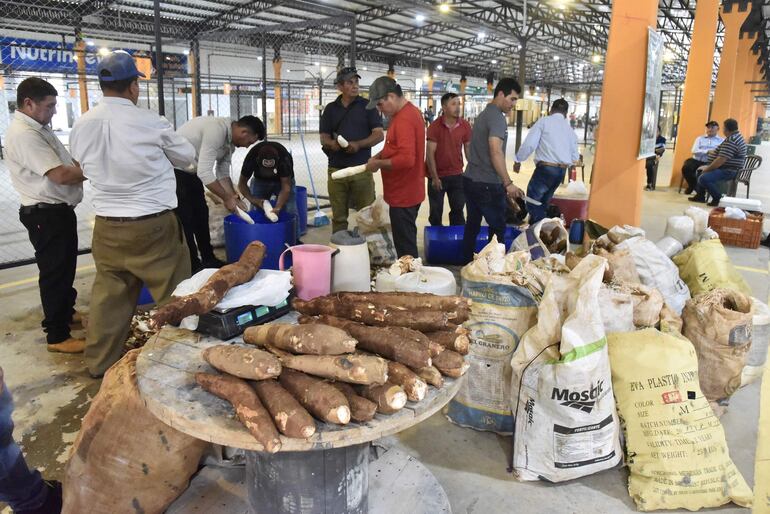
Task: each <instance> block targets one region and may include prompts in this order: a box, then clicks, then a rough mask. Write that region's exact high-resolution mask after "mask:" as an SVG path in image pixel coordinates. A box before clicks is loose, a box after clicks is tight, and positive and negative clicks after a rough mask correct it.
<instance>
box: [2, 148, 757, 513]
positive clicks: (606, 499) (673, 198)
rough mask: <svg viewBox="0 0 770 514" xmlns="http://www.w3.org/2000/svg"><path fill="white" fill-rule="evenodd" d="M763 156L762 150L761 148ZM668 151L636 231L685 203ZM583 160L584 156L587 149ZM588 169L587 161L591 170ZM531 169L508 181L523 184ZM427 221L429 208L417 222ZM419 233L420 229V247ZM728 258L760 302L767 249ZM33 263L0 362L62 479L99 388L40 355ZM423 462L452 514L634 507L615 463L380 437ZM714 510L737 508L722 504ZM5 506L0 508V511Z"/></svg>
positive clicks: (11, 281) (730, 427) (742, 459)
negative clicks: (553, 469) (533, 459)
mask: <svg viewBox="0 0 770 514" xmlns="http://www.w3.org/2000/svg"><path fill="white" fill-rule="evenodd" d="M759 153H760V154H766V155H765V157H766V159H765V160H766V162H767V158H770V146H763V147H760V149H759ZM671 154H672V152H671V151H669V152H667V153H666V155H665V156H664V159H663V163H662V164H661V166H660V168H661V172H660V175H659V177H658V184H659V185H660V187H659V189H658V190H657V191H654V192H646V193H644V206H643V223H642V225H643V228H645V229H646V230H647V231H648V234H649V236H650V238H651V239H652V240H657V239H658V238H659V237H661V236H662V234H663V231H664V229H665V221H666V218H667V217H668V216H670V215H673V214H680V213H681V212H682V211H683V210H684V209H685V208H687V207H688V206H689V203H688V202H687V201H686V199H685V197H684V195H677V194H676V190H675V189H674V190H673V191H669V190H667V188H665V187H663V185H664V184H667V182H668V176H669V174H670V168H671V157H672V155H671ZM586 158H587V160H588V161H589V165H590V161H591V155H590V153H587V155H586ZM589 169H590V167H589ZM529 173H531V167H530V168H527V167H526V166H525V171H524V172H523V173H522V175H521V176H518V177H516V178H515V181H516V182H517V183H518V184H519V185H520V186H524V185H525V184H526V180H527V178H528V174H529ZM768 174H770V172H768V171H767V167H765V169H763V170H760V171H759V172H758V173H757V174H756V175H755V179H754V180H753V184H754V188H753V190H752V197H756V198H760V199H762V200H763V202H764V205H765V206H766V207H765V209H766V210H767V208H768V207H770V180H767V175H768ZM419 223H420V227H422V225H424V224H425V223H427V206H425V207H423V209H421V212H420V218H419ZM421 232H422V231H421V229H420V230H419V231H418V234H419V237H420V241H419V244H420V247H421V246H422V242H421V238H422V234H421ZM328 237H329V228H328V227H325V228H319V229H314V228H313V229H311V230H310V232H309V233H308V235H307V236H306V237H305V238H304V239H305V240H306V242H323V241H328ZM728 253H729V254H730V256H731V258H732V259H733V262H734V263H735V264H736V265H738V266H739V270H740V271H741V273H743V274H744V276H745V277H746V279H747V280H748V282H749V283H750V284H751V286H752V288H753V290H754V295H755V296H756V297H757V298H759V299H761V300H763V301H767V299H768V292H769V286H770V281H768V260H770V259H769V253H768V250H767V249H765V248H760V249H758V250H742V249H738V248H730V247H728ZM78 266H79V269H78V274H77V279H76V288H77V289H78V291H79V298H78V305H79V306H82V307H83V308H84V309H86V310H87V305H88V299H89V296H90V284H91V282H92V280H93V276H94V268H93V261H92V259H91V257H90V255H84V256H81V257H80V258H79V260H78ZM35 274H36V269H35V268H34V266H25V267H19V268H13V269H9V270H2V271H0V302H2V305H3V306H4V309H3V310H2V312H0V327H1V328H2V332H3V333H4V335H5V341H4V342H3V344H0V366H2V367H3V369H4V370H5V379H6V383H7V385H8V387H9V388H10V390H11V392H12V394H13V396H14V399H15V403H16V411H15V412H14V420H15V422H16V430H15V432H14V435H15V437H16V439H17V440H18V441H20V442H21V444H22V446H23V448H24V451H25V453H26V455H27V457H28V460H29V462H30V464H31V465H33V466H36V467H38V468H39V469H40V470H41V471H42V472H43V474H44V475H45V476H46V477H48V478H53V479H61V478H62V475H63V466H64V463H65V462H66V459H67V455H68V452H69V449H70V448H71V445H72V442H73V441H74V439H75V436H76V434H77V431H78V429H79V427H80V420H81V418H82V417H83V415H84V414H85V412H86V411H87V410H88V406H89V403H90V401H91V399H92V398H93V396H94V395H95V394H96V392H97V391H98V389H99V383H100V382H99V381H98V380H94V379H91V378H90V377H88V375H87V373H86V372H85V367H84V364H83V361H82V358H80V357H78V356H65V355H56V354H50V353H47V352H46V349H45V345H44V339H43V335H42V332H41V331H40V329H39V323H40V319H41V317H42V311H41V309H40V302H39V296H38V290H37V284H36V278H35ZM758 402H759V384H758V383H755V384H753V385H750V386H748V387H746V388H743V389H740V390H739V391H738V392H737V393H736V394H735V395H734V397H733V399H732V401H731V405H730V408H729V410H728V412H727V414H725V416H724V417H723V418H722V423H723V425H724V428H725V431H726V434H727V440H728V444H729V447H730V452H731V455H732V457H733V459H734V460H735V462H736V464H737V465H738V468H739V469H740V471H741V472H742V473H743V476H744V477H745V478H746V480H747V481H748V482H749V484H750V485H753V474H754V455H755V448H756V439H757V423H758V417H759V407H758V405H759V403H758ZM384 442H385V443H386V444H391V445H394V446H396V447H398V448H399V449H402V450H404V451H406V452H408V453H410V454H412V455H413V456H415V457H416V458H418V459H419V460H420V461H422V462H423V463H424V464H425V465H426V466H427V467H428V468H429V469H430V470H431V471H432V472H433V473H434V474H435V476H436V477H437V478H438V480H439V482H440V483H441V484H442V486H443V487H444V489H445V490H446V492H447V494H448V496H449V499H450V501H451V504H452V509H453V512H455V513H482V512H483V513H497V512H528V513H537V512H543V513H545V512H549V513H552V512H571V513H583V512H585V513H589V512H591V513H597V512H598V513H605V512H606V513H619V512H633V511H635V507H634V505H633V502H632V501H631V499H630V498H629V496H628V492H627V489H626V487H627V471H626V470H625V469H615V470H609V471H605V472H603V473H599V474H596V475H593V476H590V477H586V478H583V479H580V480H576V481H573V482H569V483H564V484H559V485H553V484H546V483H519V482H516V481H515V480H514V479H513V477H512V475H511V474H509V473H508V472H507V471H506V468H507V466H508V461H509V459H510V453H511V442H510V438H507V437H500V436H497V435H494V434H490V433H481V432H475V431H473V430H469V429H462V428H459V427H456V426H454V425H452V424H450V423H448V422H447V421H446V419H445V418H444V417H443V415H441V414H437V415H435V416H433V417H432V418H430V419H429V420H427V421H425V422H423V423H422V424H420V425H418V426H415V427H414V428H412V429H410V430H407V431H405V432H403V433H401V434H399V435H397V436H393V437H390V438H387V439H386V440H385V441H384ZM720 511H724V512H739V511H744V510H743V509H738V508H736V507H735V506H732V505H729V506H725V507H723V508H722V509H720ZM6 512H8V509H7V508H6V509H5V510H2V509H0V513H3V514H4V513H6Z"/></svg>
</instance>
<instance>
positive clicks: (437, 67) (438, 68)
mask: <svg viewBox="0 0 770 514" xmlns="http://www.w3.org/2000/svg"><path fill="white" fill-rule="evenodd" d="M436 69H437V70H439V71H441V70H443V69H444V67H443V66H442V65H440V64H439V65H437V66H436Z"/></svg>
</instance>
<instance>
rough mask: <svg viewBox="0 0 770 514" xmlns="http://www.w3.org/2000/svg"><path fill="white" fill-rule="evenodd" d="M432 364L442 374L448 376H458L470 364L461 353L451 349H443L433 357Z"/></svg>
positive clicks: (463, 372) (461, 374)
mask: <svg viewBox="0 0 770 514" xmlns="http://www.w3.org/2000/svg"><path fill="white" fill-rule="evenodd" d="M433 365H434V366H435V367H436V369H438V370H439V371H440V372H441V374H442V375H445V376H447V377H450V378H460V377H461V376H463V375H464V374H465V372H466V371H468V368H469V367H470V364H468V363H467V362H465V359H463V356H462V355H460V354H459V353H457V352H453V351H452V350H444V351H443V352H441V353H440V354H439V355H437V356H436V357H434V358H433Z"/></svg>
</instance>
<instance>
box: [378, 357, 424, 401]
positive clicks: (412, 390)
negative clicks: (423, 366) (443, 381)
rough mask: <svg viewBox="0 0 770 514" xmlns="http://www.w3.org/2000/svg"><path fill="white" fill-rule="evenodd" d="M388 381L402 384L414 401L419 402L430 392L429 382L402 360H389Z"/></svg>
mask: <svg viewBox="0 0 770 514" xmlns="http://www.w3.org/2000/svg"><path fill="white" fill-rule="evenodd" d="M388 382H391V383H393V384H396V385H398V386H401V388H402V389H403V390H404V392H405V393H406V397H407V398H408V399H409V400H411V401H413V402H419V401H420V400H422V399H423V398H425V394H426V393H427V392H428V384H426V383H425V381H424V380H423V379H421V378H420V377H418V376H417V375H416V374H415V372H414V371H412V370H411V369H409V368H407V367H406V366H404V365H403V364H401V363H400V362H393V361H388Z"/></svg>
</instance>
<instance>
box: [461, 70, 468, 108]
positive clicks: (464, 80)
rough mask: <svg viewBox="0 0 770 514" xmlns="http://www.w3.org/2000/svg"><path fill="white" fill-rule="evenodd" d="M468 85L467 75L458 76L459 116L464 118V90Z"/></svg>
mask: <svg viewBox="0 0 770 514" xmlns="http://www.w3.org/2000/svg"><path fill="white" fill-rule="evenodd" d="M467 87H468V77H466V76H465V74H464V73H463V75H462V76H461V77H460V101H461V102H462V113H461V116H462V117H463V118H465V90H466V88H467Z"/></svg>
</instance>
